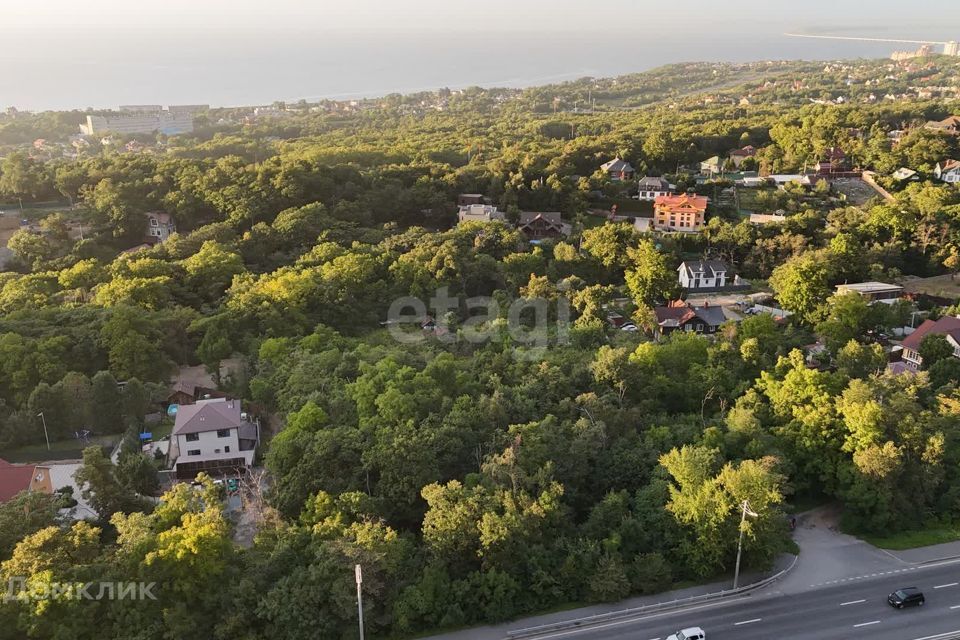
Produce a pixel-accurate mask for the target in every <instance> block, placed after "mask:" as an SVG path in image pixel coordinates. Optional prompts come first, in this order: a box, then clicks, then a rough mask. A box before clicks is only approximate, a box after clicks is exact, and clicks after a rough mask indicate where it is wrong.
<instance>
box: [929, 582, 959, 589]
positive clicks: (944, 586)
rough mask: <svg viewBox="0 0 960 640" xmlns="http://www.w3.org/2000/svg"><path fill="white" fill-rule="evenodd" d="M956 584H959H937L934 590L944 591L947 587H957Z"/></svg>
mask: <svg viewBox="0 0 960 640" xmlns="http://www.w3.org/2000/svg"><path fill="white" fill-rule="evenodd" d="M958 584H960V583H958V582H948V583H947V584H938V585H937V586H935V587H934V589H946V588H947V587H955V586H957V585H958Z"/></svg>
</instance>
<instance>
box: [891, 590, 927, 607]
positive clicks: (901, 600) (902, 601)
mask: <svg viewBox="0 0 960 640" xmlns="http://www.w3.org/2000/svg"><path fill="white" fill-rule="evenodd" d="M925 601H926V599H925V598H924V597H923V592H922V591H920V589H917V588H916V587H904V588H903V589H897V590H896V591H894V592H893V593H891V594H890V595H889V596H887V602H888V603H889V604H890V606H891V607H896V608H897V609H903V608H904V607H922V606H923V603H924V602H925Z"/></svg>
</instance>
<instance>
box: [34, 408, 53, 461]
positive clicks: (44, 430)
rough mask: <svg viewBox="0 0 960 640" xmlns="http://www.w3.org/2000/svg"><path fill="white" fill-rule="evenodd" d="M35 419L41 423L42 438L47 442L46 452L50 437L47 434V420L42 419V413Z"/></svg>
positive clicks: (48, 448)
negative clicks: (38, 419)
mask: <svg viewBox="0 0 960 640" xmlns="http://www.w3.org/2000/svg"><path fill="white" fill-rule="evenodd" d="M37 417H38V418H40V420H41V421H42V422H43V437H44V438H46V440H47V451H50V435H49V434H47V419H46V418H44V417H43V411H41V412H40V413H38V414H37Z"/></svg>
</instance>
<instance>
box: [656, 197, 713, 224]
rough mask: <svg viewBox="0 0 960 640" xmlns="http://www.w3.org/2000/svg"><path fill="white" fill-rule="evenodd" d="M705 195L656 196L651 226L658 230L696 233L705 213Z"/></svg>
mask: <svg viewBox="0 0 960 640" xmlns="http://www.w3.org/2000/svg"><path fill="white" fill-rule="evenodd" d="M708 202H709V201H708V200H707V198H706V196H697V195H692V194H682V195H677V196H658V197H657V198H656V199H655V200H654V202H653V226H654V228H656V229H657V230H658V231H683V232H686V233H698V232H699V231H700V230H701V229H703V223H704V218H705V217H706V213H707V203H708Z"/></svg>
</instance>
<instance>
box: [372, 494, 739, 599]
mask: <svg viewBox="0 0 960 640" xmlns="http://www.w3.org/2000/svg"><path fill="white" fill-rule="evenodd" d="M740 509H741V513H740V541H739V542H738V543H737V567H736V568H735V569H734V570H733V588H734V589H736V588H737V582H739V580H740V554H741V553H743V525H744V523H745V522H746V520H747V516H750V517H752V518H756V517H757V514H756V513H755V512H753V511H751V510H750V503H749V502H747V501H746V500H744V501H743V502H742V503H741V504H740ZM359 588H360V587H359V586H358V587H357V589H359Z"/></svg>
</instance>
